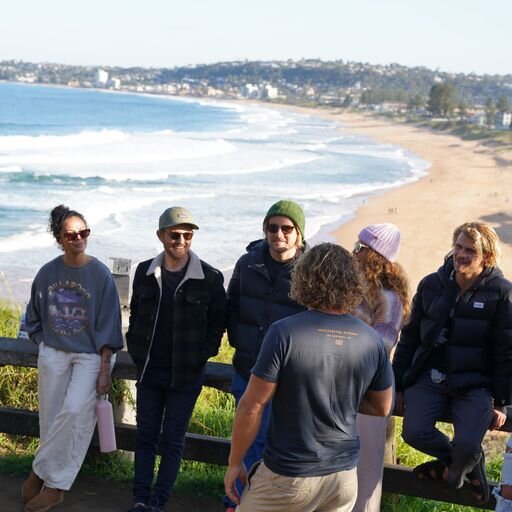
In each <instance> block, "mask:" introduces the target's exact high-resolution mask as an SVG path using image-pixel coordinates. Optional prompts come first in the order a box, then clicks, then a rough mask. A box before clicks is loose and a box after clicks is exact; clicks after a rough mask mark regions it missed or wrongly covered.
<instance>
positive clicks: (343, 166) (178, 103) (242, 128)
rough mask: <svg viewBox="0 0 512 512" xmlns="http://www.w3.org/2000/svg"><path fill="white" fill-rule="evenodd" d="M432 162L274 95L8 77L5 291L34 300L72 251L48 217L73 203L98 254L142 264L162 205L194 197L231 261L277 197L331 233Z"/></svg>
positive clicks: (209, 241)
mask: <svg viewBox="0 0 512 512" xmlns="http://www.w3.org/2000/svg"><path fill="white" fill-rule="evenodd" d="M428 166H429V164H428V163H427V162H425V161H423V160H421V159H420V158H419V157H417V156H415V155H413V154H411V153H410V152H408V151H406V150H404V149H402V148H400V147H397V146H393V145H389V144H378V143H376V142H374V141H372V140H369V139H367V138H363V137H361V136H358V135H354V134H351V133H349V132H347V131H344V129H343V126H340V125H339V124H338V123H335V122H329V121H327V120H324V119H321V118H317V117H314V116H309V115H304V114H299V113H294V112H290V111H287V110H281V109H273V108H271V107H266V106H265V105H261V106H260V105H252V104H251V105H249V104H246V103H238V102H236V101H232V102H222V101H202V100H200V99H184V98H175V97H166V96H154V95H144V94H127V93H120V92H108V91H100V90H88V89H71V88H59V87H47V86H35V85H24V84H14V83H0V262H1V263H0V297H3V298H8V299H15V300H16V301H19V302H25V301H27V300H28V297H29V293H30V284H31V281H32V278H33V277H34V275H35V273H36V272H37V270H38V269H39V267H40V266H41V265H42V264H44V263H45V262H46V261H49V260H50V259H52V258H54V257H55V256H57V255H58V254H59V253H60V251H59V249H58V247H57V245H56V243H55V242H54V240H53V238H52V237H51V236H50V235H49V233H48V232H47V220H48V214H49V212H50V210H51V209H52V208H53V207H54V206H56V205H58V204H61V203H63V204H65V205H68V206H69V207H70V208H72V209H75V210H78V211H80V212H82V213H83V214H84V215H85V217H86V219H87V220H88V223H89V225H90V228H91V230H92V234H91V237H90V238H89V245H88V252H89V253H90V254H92V255H95V256H96V257H98V258H99V259H100V260H102V261H105V262H106V260H107V258H109V257H121V258H128V259H131V260H132V262H133V264H134V265H135V264H136V263H137V262H139V261H141V260H144V259H147V258H150V257H152V256H154V255H155V254H157V253H158V252H159V251H160V247H161V246H160V245H159V241H158V239H157V238H156V235H155V231H156V229H157V222H158V217H159V215H160V213H161V212H162V211H163V210H165V209H166V208H167V207H169V206H185V207H186V208H188V209H189V210H191V211H192V213H193V215H194V216H195V218H196V220H197V223H198V224H199V227H200V229H199V231H198V232H197V233H196V235H195V236H194V241H193V250H194V251H196V252H197V253H198V254H199V256H200V257H201V258H203V259H204V260H206V261H208V262H209V263H210V264H212V265H213V266H215V267H217V268H220V269H222V270H228V269H230V268H232V267H233V265H234V263H235V262H236V260H237V259H238V257H239V256H240V255H241V254H242V253H243V252H244V250H245V247H246V245H247V244H248V243H249V242H250V241H252V240H255V239H257V238H261V236H262V231H261V223H262V220H263V217H264V215H265V212H266V211H267V209H268V208H269V206H270V205H271V204H273V203H274V202H275V201H277V200H279V199H284V198H288V199H293V200H295V201H297V202H298V203H299V204H301V205H302V207H303V208H304V211H305V213H306V238H307V239H308V240H309V241H310V242H311V243H317V242H319V241H326V240H332V238H331V237H330V235H329V233H330V232H331V231H332V230H333V229H334V228H335V227H336V226H338V225H339V224H341V223H342V222H344V221H346V220H348V219H349V218H351V217H352V216H353V215H354V213H355V210H356V208H357V207H358V206H359V205H360V204H361V203H362V202H364V201H366V200H367V198H368V196H369V195H371V194H374V193H378V192H380V191H383V190H385V189H388V188H391V187H397V186H400V185H402V184H405V183H407V182H410V181H414V180H416V179H418V178H419V177H420V176H422V175H424V174H425V172H426V169H427V168H428ZM386 220H388V219H383V221H386Z"/></svg>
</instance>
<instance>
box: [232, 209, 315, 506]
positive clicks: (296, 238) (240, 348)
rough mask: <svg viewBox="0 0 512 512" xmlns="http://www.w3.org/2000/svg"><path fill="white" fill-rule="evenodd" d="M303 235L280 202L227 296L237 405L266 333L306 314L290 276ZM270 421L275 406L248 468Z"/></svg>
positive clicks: (300, 220)
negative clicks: (293, 291)
mask: <svg viewBox="0 0 512 512" xmlns="http://www.w3.org/2000/svg"><path fill="white" fill-rule="evenodd" d="M304 229H305V220H304V212H303V211H302V208H301V207H300V206H299V205H298V204H297V203H295V202H293V201H288V200H282V201H278V202H277V203H275V204H273V205H272V206H271V207H270V208H269V210H268V211H267V214H266V215H265V217H264V219H263V233H264V239H263V240H256V241H254V242H251V243H250V244H249V245H248V246H247V253H246V254H244V255H243V256H242V257H241V258H240V259H239V260H238V261H237V263H236V265H235V268H234V270H233V275H232V277H231V280H230V282H229V286H228V293H227V299H228V338H229V343H230V344H231V345H232V346H233V347H234V348H235V353H234V356H233V366H234V368H235V375H234V377H233V382H232V384H231V392H232V393H233V395H234V397H235V401H236V403H237V404H238V402H239V401H240V398H241V397H242V395H243V394H244V392H245V390H246V388H247V384H248V383H249V377H250V374H251V369H252V367H253V366H254V363H255V362H256V359H257V357H258V353H259V351H260V348H261V343H262V341H263V337H264V336H265V334H266V332H267V329H268V328H269V327H270V325H271V324H272V323H273V322H275V321H276V320H280V319H281V318H285V317H287V316H290V315H294V314H295V313H298V312H299V311H303V310H304V307H303V306H301V305H299V304H297V303H296V302H295V301H294V300H292V299H291V298H290V297H289V292H290V279H291V271H292V269H293V266H294V265H295V262H296V260H297V257H298V256H299V255H300V254H301V253H302V252H303V251H304V250H305V248H306V244H305V242H304ZM269 416H270V404H269V405H268V406H267V407H266V409H265V411H264V413H263V417H262V421H261V426H260V430H259V432H258V435H257V436H256V437H255V439H254V443H253V444H252V446H251V447H250V448H249V450H248V451H247V454H246V456H245V459H244V464H245V465H246V466H247V467H248V468H250V467H251V466H252V465H253V464H254V463H255V462H257V461H258V460H260V459H261V456H262V454H263V448H264V447H265V439H266V436H267V429H268V421H269ZM241 490H242V487H241V485H240V484H239V491H240V492H241ZM224 505H225V506H226V509H227V511H228V512H231V511H232V510H234V508H235V504H234V503H232V502H231V501H230V500H228V499H226V498H225V499H224Z"/></svg>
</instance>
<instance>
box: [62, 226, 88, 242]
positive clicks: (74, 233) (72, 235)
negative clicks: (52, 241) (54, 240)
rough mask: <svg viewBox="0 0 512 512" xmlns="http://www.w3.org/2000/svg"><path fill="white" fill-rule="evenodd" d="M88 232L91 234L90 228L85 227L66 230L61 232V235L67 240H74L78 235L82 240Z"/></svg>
mask: <svg viewBox="0 0 512 512" xmlns="http://www.w3.org/2000/svg"><path fill="white" fill-rule="evenodd" d="M90 234H91V230H90V229H88V228H87V229H81V230H80V231H66V232H65V233H63V235H62V236H63V237H64V238H65V239H66V240H67V241H68V242H74V241H75V240H77V239H78V237H80V238H81V239H82V240H85V239H86V238H87V237H88V236H89V235H90Z"/></svg>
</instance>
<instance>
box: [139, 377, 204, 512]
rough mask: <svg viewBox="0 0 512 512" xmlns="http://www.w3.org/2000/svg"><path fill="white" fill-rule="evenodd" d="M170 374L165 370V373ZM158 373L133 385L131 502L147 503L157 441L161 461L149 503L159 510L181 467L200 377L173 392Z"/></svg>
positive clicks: (164, 502) (165, 501) (201, 381)
mask: <svg viewBox="0 0 512 512" xmlns="http://www.w3.org/2000/svg"><path fill="white" fill-rule="evenodd" d="M148 370H149V369H148ZM166 372H167V373H170V372H169V370H166ZM160 374H161V370H159V369H158V370H153V369H151V370H150V371H149V372H148V371H147V373H146V374H145V375H144V379H143V381H142V382H138V383H137V437H136V444H135V476H134V481H133V496H134V501H135V502H138V501H140V502H142V503H146V504H147V503H148V501H149V499H150V496H151V483H152V482H153V476H154V470H155V458H156V451H157V446H158V441H159V435H160V432H161V433H162V437H161V445H160V446H161V460H160V467H159V469H158V477H157V480H156V484H155V487H154V492H153V494H154V497H153V499H152V503H155V502H156V503H155V504H157V505H158V506H159V507H161V508H163V507H164V505H165V504H166V503H167V501H168V500H169V497H170V496H171V492H172V488H173V485H174V482H175V481H176V477H177V475H178V471H179V468H180V463H181V456H182V453H183V446H184V444H185V433H186V431H187V426H188V422H189V420H190V416H191V415H192V411H193V410H194V405H195V403H196V400H197V397H198V396H199V393H200V392H201V386H202V383H203V375H201V376H200V378H199V379H198V381H197V382H196V383H194V384H193V385H190V386H186V387H183V388H180V389H173V388H172V387H171V386H170V385H169V382H168V380H169V379H168V378H167V376H166V375H160Z"/></svg>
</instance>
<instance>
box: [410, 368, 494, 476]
mask: <svg viewBox="0 0 512 512" xmlns="http://www.w3.org/2000/svg"><path fill="white" fill-rule="evenodd" d="M404 396H405V412H404V422H403V433H402V437H403V439H404V441H405V442H406V443H407V444H409V445H411V446H412V447H413V448H416V449H417V450H419V451H421V452H423V453H427V454H428V455H431V456H432V457H436V458H437V459H440V460H442V461H443V462H444V463H445V464H446V465H447V466H448V468H449V473H448V477H449V481H454V482H459V481H460V480H461V478H463V477H464V475H466V474H467V473H468V472H469V471H471V470H472V469H473V467H474V466H475V464H476V463H477V462H478V461H479V459H480V454H481V450H482V448H481V444H482V440H483V438H484V435H485V432H486V431H487V429H488V428H489V426H490V423H491V420H492V410H493V407H492V399H491V393H490V391H489V390H488V389H485V388H477V389H470V390H468V391H466V392H465V393H455V392H453V391H450V390H449V389H448V386H447V384H446V381H444V382H441V383H434V382H432V379H431V378H430V374H429V373H428V372H424V373H423V374H421V375H420V377H419V378H418V380H417V382H416V384H414V386H411V387H410V388H407V389H406V390H405V394H404ZM446 414H450V416H451V418H452V421H453V431H454V434H453V439H452V440H451V441H450V439H449V438H448V437H447V436H446V435H445V434H443V433H442V432H441V431H439V430H438V429H437V428H436V421H437V420H438V419H439V418H440V417H442V416H445V415H446Z"/></svg>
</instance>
